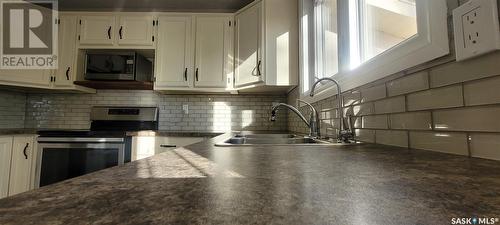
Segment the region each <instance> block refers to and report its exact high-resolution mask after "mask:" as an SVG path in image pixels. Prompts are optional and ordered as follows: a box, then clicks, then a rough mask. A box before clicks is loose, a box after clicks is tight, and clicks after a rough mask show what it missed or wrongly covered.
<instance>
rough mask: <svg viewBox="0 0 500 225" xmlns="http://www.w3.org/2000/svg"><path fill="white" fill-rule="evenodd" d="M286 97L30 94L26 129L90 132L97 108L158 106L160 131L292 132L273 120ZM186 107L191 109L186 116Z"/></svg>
mask: <svg viewBox="0 0 500 225" xmlns="http://www.w3.org/2000/svg"><path fill="white" fill-rule="evenodd" d="M285 101H286V96H279V95H278V96H264V95H262V96H261V95H248V96H247V95H162V94H158V93H155V92H153V91H127V90H119V91H118V90H99V91H98V92H97V94H29V95H28V99H27V110H26V127H27V128H39V129H88V128H89V127H90V110H91V107H92V106H99V105H106V106H114V105H116V106H158V107H159V109H160V117H159V126H160V127H159V129H160V130H171V131H183V130H185V131H229V130H276V131H281V130H287V113H286V111H284V110H281V111H279V115H278V119H277V121H276V122H271V121H270V120H269V116H270V110H271V107H272V104H273V103H274V102H285ZM183 105H188V106H189V110H188V114H184V111H183V110H182V106H183Z"/></svg>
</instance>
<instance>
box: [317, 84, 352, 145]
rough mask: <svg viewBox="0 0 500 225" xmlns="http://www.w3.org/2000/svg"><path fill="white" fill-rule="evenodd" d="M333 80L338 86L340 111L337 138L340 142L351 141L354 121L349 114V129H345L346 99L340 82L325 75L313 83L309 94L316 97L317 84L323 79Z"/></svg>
mask: <svg viewBox="0 0 500 225" xmlns="http://www.w3.org/2000/svg"><path fill="white" fill-rule="evenodd" d="M325 80H327V81H331V82H333V83H334V84H335V85H336V86H337V98H338V103H339V113H340V130H339V133H338V137H337V139H338V140H339V141H340V142H345V143H347V142H350V140H352V139H353V138H354V132H353V129H352V123H351V117H350V116H349V117H348V120H349V121H348V129H345V124H344V123H345V121H344V110H343V106H344V100H343V98H342V90H341V89H340V85H339V83H338V82H337V81H336V80H334V79H332V78H328V77H325V78H321V79H319V80H317V81H316V82H315V83H314V84H313V85H312V88H311V93H310V94H309V95H310V96H311V97H314V90H315V89H316V86H317V85H318V84H319V83H321V82H322V81H325Z"/></svg>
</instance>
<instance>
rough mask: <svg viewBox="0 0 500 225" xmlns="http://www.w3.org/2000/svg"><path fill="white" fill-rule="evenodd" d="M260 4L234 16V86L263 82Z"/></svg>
mask: <svg viewBox="0 0 500 225" xmlns="http://www.w3.org/2000/svg"><path fill="white" fill-rule="evenodd" d="M261 30H262V2H260V3H257V4H255V5H254V6H252V7H250V8H248V9H247V10H245V11H243V12H241V13H240V14H238V15H236V41H235V48H236V51H235V65H236V71H235V86H243V85H247V84H252V83H256V82H260V81H263V78H262V73H263V71H262V68H264V67H263V65H262V51H261V49H262V35H261V34H262V33H261V32H262V31H261Z"/></svg>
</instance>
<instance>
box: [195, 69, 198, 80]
mask: <svg viewBox="0 0 500 225" xmlns="http://www.w3.org/2000/svg"><path fill="white" fill-rule="evenodd" d="M195 76H196V81H198V68H196V74H195Z"/></svg>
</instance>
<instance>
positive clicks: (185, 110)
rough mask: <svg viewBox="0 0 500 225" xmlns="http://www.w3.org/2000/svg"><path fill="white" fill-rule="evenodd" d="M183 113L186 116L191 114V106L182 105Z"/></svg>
mask: <svg viewBox="0 0 500 225" xmlns="http://www.w3.org/2000/svg"><path fill="white" fill-rule="evenodd" d="M182 111H184V114H185V115H187V114H189V105H182Z"/></svg>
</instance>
